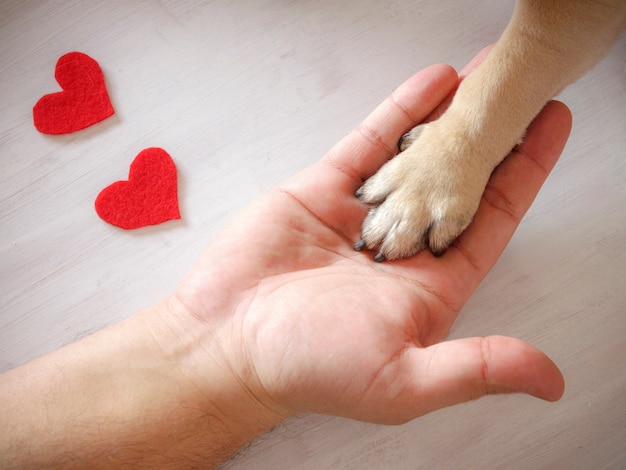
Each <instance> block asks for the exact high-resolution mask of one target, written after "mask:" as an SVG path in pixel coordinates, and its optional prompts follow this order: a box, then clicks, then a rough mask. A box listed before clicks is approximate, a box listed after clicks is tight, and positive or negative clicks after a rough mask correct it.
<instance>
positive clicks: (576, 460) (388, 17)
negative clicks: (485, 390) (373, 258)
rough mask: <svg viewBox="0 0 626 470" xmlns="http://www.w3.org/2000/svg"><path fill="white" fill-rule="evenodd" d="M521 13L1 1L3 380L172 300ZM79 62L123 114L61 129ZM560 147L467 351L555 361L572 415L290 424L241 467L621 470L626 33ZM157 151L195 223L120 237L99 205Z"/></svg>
mask: <svg viewBox="0 0 626 470" xmlns="http://www.w3.org/2000/svg"><path fill="white" fill-rule="evenodd" d="M512 5H513V2H512V1H510V0H509V1H502V0H476V1H465V0H464V1H458V0H454V1H453V0H445V1H442V0H438V1H430V2H426V1H409V0H385V1H379V0H352V1H346V2H337V1H326V0H323V1H309V0H303V1H297V2H292V1H286V0H247V1H245V2H244V1H241V2H221V1H204V2H202V1H196V0H187V1H177V0H163V1H156V0H148V1H144V2H127V1H120V0H114V1H111V2H100V1H84V2H64V1H44V0H42V1H38V2H24V1H21V0H8V1H7V0H3V1H2V2H0V70H1V73H0V116H1V120H0V162H1V172H0V370H6V369H9V368H11V367H14V366H16V365H18V364H21V363H23V362H25V361H28V360H30V359H32V358H34V357H36V356H38V355H40V354H43V353H45V352H47V351H50V350H52V349H54V348H57V347H59V346H60V345H62V344H65V343H67V342H70V341H72V340H74V339H76V338H77V337H80V336H82V335H84V334H86V333H88V332H91V331H94V330H96V329H98V328H100V327H102V326H103V325H106V324H110V323H112V322H115V321H117V320H119V319H121V318H124V317H126V316H128V315H131V314H132V313H134V312H135V311H137V310H138V309H139V308H141V307H143V306H145V305H147V304H150V303H152V302H154V301H155V300H157V299H159V298H161V297H162V296H163V295H165V294H166V293H168V292H170V291H171V290H172V289H173V288H174V286H175V285H176V283H177V282H178V280H179V279H180V278H181V277H182V275H183V273H184V272H185V271H186V269H187V268H188V267H189V266H190V265H191V264H192V263H193V261H194V260H195V259H196V258H197V257H198V255H199V254H200V253H201V252H202V251H203V249H204V248H205V247H206V246H207V244H208V242H209V241H210V239H211V238H212V237H213V235H214V234H215V233H216V231H217V230H218V229H219V228H220V227H221V226H222V225H223V224H224V222H225V221H226V220H227V219H229V218H230V217H231V216H232V215H233V214H234V213H235V212H236V211H237V210H238V209H239V208H241V207H242V206H243V205H245V204H246V203H247V202H248V201H250V200H251V199H253V198H254V197H255V196H257V195H259V194H261V193H262V192H264V191H266V190H267V189H269V188H271V187H272V186H273V185H275V184H276V183H277V182H279V181H281V180H283V179H285V178H286V177H288V176H290V175H292V174H293V173H295V172H297V171H298V170H300V169H302V168H304V167H305V166H307V165H308V164H310V163H312V162H314V161H315V160H316V159H318V158H319V157H321V156H322V155H323V154H324V152H325V151H326V150H327V149H328V148H329V147H330V146H331V145H333V144H334V143H335V142H336V141H337V140H338V139H339V138H341V137H342V136H344V135H345V134H346V133H347V132H349V131H350V130H351V129H352V128H354V127H355V126H356V125H357V124H358V123H359V122H360V120H361V119H362V118H364V117H365V116H366V114H367V113H368V112H369V111H370V110H371V109H373V108H374V106H376V105H377V104H378V103H379V102H380V101H382V100H383V99H384V98H385V97H386V96H387V95H388V94H389V93H390V92H391V91H392V90H393V89H394V88H395V87H396V86H397V85H399V84H400V83H401V82H402V81H403V80H404V79H406V78H407V77H408V76H410V75H411V74H412V73H414V72H415V71H417V70H418V69H420V68H422V67H424V66H426V65H429V64H431V63H435V62H446V63H450V64H452V65H453V66H455V67H458V68H460V67H462V66H463V65H464V63H465V62H466V61H467V60H469V59H470V58H471V57H472V56H473V55H474V54H475V53H476V52H477V51H478V50H479V49H481V48H482V47H483V46H484V45H486V44H488V43H490V42H493V41H494V40H495V39H496V38H497V37H498V34H499V32H500V31H501V30H502V29H503V27H504V26H505V24H506V22H507V20H508V17H509V15H510V12H511V10H512ZM72 50H79V51H82V52H85V53H87V54H89V55H91V56H92V57H94V58H95V59H96V60H97V61H98V62H99V63H100V64H101V66H102V68H103V70H104V73H105V78H106V82H107V86H108V89H109V92H110V95H111V99H112V101H113V105H114V107H115V109H116V115H115V116H114V117H113V118H111V119H108V120H106V121H104V122H103V123H100V124H98V125H96V126H94V127H92V128H89V129H87V130H85V131H82V132H80V133H76V134H71V135H66V136H45V135H42V134H40V133H38V132H37V131H36V130H35V129H34V127H33V124H32V106H33V105H34V103H35V102H36V101H37V99H38V98H39V97H41V96H42V95H44V94H46V93H50V92H52V91H56V90H57V89H58V86H57V84H56V82H55V81H54V77H53V71H54V65H55V63H56V60H57V59H58V57H60V56H61V55H62V54H64V53H66V52H69V51H72ZM561 98H562V99H563V100H564V101H565V102H566V103H567V104H568V105H569V106H570V107H571V108H572V111H573V113H574V129H573V134H572V137H571V139H570V141H569V143H568V146H567V148H566V151H565V154H564V156H563V158H562V160H561V162H560V163H559V164H558V166H557V168H556V169H555V171H554V173H553V175H552V176H551V177H550V179H549V180H548V182H547V184H546V186H545V187H544V189H543V190H542V192H541V194H540V195H539V197H538V199H537V201H536V202H535V204H534V206H533V207H532V209H531V211H530V212H529V214H528V216H527V217H526V219H525V221H524V222H523V224H522V226H521V227H520V229H519V231H518V232H517V234H516V236H515V238H514V240H513V241H512V243H511V244H510V246H509V248H508V249H507V251H506V252H505V254H504V255H503V257H502V258H501V260H500V261H499V263H498V264H497V266H496V267H495V269H494V270H493V272H492V273H491V274H490V275H489V277H488V278H487V279H486V280H485V282H484V283H483V285H482V286H481V287H480V289H479V291H478V292H477V293H476V295H475V296H474V297H473V298H472V299H471V300H470V302H469V303H468V305H467V306H466V308H465V310H464V312H463V313H462V314H461V316H460V318H459V321H458V322H457V323H456V325H455V327H454V329H453V331H452V336H453V337H463V336H473V335H487V334H505V335H510V336H515V337H518V338H521V339H524V340H526V341H529V342H530V343H532V344H534V345H536V346H537V347H539V348H541V349H542V350H544V351H545V352H546V353H548V354H549V355H550V356H551V357H552V358H553V359H554V360H555V361H556V362H557V363H558V364H559V366H560V367H561V368H562V370H563V372H564V374H565V378H566V384H567V385H566V387H567V389H566V393H565V396H564V397H563V399H562V400H561V401H560V402H558V403H556V404H546V403H543V402H540V401H538V400H535V399H532V398H529V397H525V396H507V397H489V398H484V399H481V400H479V401H477V402H474V403H470V404H465V405H461V406H456V407H453V408H449V409H445V410H442V411H439V412H436V413H433V414H431V415H428V416H425V417H423V418H420V419H418V420H416V421H413V422H411V423H408V424H406V425H403V426H398V427H385V426H375V425H370V424H364V423H358V422H354V421H349V420H345V419H339V418H333V417H326V416H303V417H299V418H297V419H294V420H292V421H290V422H288V423H285V424H284V425H283V426H281V427H280V428H278V429H276V430H274V431H273V432H272V433H270V434H269V435H267V436H263V437H262V438H260V439H259V440H258V441H257V442H255V443H253V444H252V445H251V446H249V448H247V449H246V450H245V451H244V452H243V453H242V455H240V456H239V457H237V458H236V459H234V460H233V461H231V462H229V463H227V464H226V465H225V467H226V468H228V469H244V468H246V469H247V468H255V469H277V468H290V469H298V470H305V469H316V470H318V469H340V470H341V469H353V468H359V469H381V468H385V469H422V468H423V469H433V468H435V469H439V468H441V469H451V468H454V469H464V468H468V469H472V468H507V469H529V468H532V469H554V468H568V469H579V468H580V469H587V468H593V469H621V468H626V444H625V443H626V398H625V397H624V391H625V390H626V373H625V371H626V340H625V338H626V282H625V279H626V276H625V272H626V251H625V250H624V246H626V209H625V207H626V158H625V157H626V155H625V150H626V38H624V37H622V39H621V40H620V41H619V43H618V44H617V45H616V46H615V48H614V49H613V50H612V52H611V54H610V55H609V56H608V57H607V58H606V59H605V60H604V61H602V62H601V63H600V64H599V65H598V66H597V67H596V69H594V70H593V71H592V72H591V73H590V74H588V75H587V76H586V77H585V78H583V79H582V80H581V81H579V82H578V83H577V84H576V85H574V86H572V87H570V88H569V89H568V90H566V91H565V92H564V93H563V95H562V97H561ZM146 147H162V148H164V149H166V150H167V151H168V153H169V154H170V155H171V156H172V158H173V159H174V160H175V161H176V164H177V167H178V171H179V174H180V177H179V185H180V194H179V197H180V201H181V213H182V217H183V219H182V220H181V221H176V222H168V223H167V224H164V225H161V226H157V227H151V228H146V229H140V230H137V231H134V232H123V231H121V230H119V229H116V228H115V227H112V226H109V225H107V224H105V223H104V222H102V221H101V220H100V219H98V217H97V215H96V213H95V210H94V208H93V201H94V200H95V198H96V196H97V194H98V192H99V191H100V190H101V189H102V188H104V187H105V186H107V185H108V184H110V183H111V182H113V181H116V180H119V179H124V178H126V176H127V172H128V166H129V164H130V162H131V161H132V159H133V158H134V156H135V155H136V154H137V153H138V152H139V151H140V150H142V149H144V148H146Z"/></svg>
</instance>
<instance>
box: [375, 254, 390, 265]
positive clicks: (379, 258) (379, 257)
mask: <svg viewBox="0 0 626 470" xmlns="http://www.w3.org/2000/svg"><path fill="white" fill-rule="evenodd" d="M386 259H387V258H386V257H385V255H383V254H382V253H380V252H379V253H378V254H377V255H376V256H374V261H376V262H377V263H382V262H383V261H385V260H386Z"/></svg>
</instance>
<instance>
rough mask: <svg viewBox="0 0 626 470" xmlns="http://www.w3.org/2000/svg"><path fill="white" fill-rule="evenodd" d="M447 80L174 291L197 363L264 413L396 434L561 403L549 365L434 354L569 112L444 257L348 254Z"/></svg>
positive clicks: (545, 129) (539, 127) (447, 345)
mask: <svg viewBox="0 0 626 470" xmlns="http://www.w3.org/2000/svg"><path fill="white" fill-rule="evenodd" d="M478 61H479V60H478ZM476 62H477V60H475V61H473V62H472V64H471V66H470V68H471V67H473V66H474V65H476ZM458 78H459V77H458V76H457V74H456V72H454V70H452V69H451V68H450V67H448V66H444V65H436V66H432V67H429V68H427V69H425V70H423V71H421V72H420V73H418V74H417V75H415V76H414V77H412V78H411V79H409V80H408V81H407V82H405V83H404V84H403V85H401V86H400V87H399V88H398V89H397V90H396V91H395V92H394V94H393V95H392V96H391V97H390V98H388V99H387V100H386V101H385V102H384V103H382V104H381V105H380V106H379V107H378V108H377V109H376V110H375V111H374V112H373V113H372V114H371V115H370V116H369V117H368V118H367V119H366V120H365V121H364V122H363V123H362V124H361V125H360V126H359V127H358V128H357V129H356V130H355V131H353V132H352V133H351V134H350V135H348V136H347V137H346V138H345V139H343V140H342V141H341V142H340V143H339V144H338V145H336V146H335V147H334V148H333V149H331V150H330V152H329V153H328V154H327V155H326V156H325V157H324V158H323V159H322V160H321V161H319V162H318V163H316V164H315V165H313V166H312V167H310V168H308V169H306V170H304V171H303V172H301V173H300V174H298V175H297V176H295V177H294V178H292V179H290V180H288V181H287V182H285V183H284V184H282V185H280V186H279V187H278V188H276V189H275V190H273V191H271V192H270V193H269V194H267V195H265V196H264V197H262V198H260V199H259V200H257V201H256V202H255V203H253V204H252V205H251V206H249V207H248V208H246V209H245V210H243V211H242V212H241V213H240V214H239V215H238V216H237V217H236V218H235V219H234V220H233V221H232V222H231V223H230V224H229V225H228V226H227V227H226V228H224V229H223V231H222V232H221V234H220V235H219V236H218V237H217V239H216V240H215V241H214V242H213V243H212V245H211V246H210V248H209V249H208V251H207V252H206V253H205V255H204V256H203V257H202V258H201V260H200V261H199V263H198V264H197V265H196V266H195V267H194V268H193V269H192V271H191V272H190V273H189V275H188V276H187V278H186V279H185V280H184V281H183V283H182V284H181V285H180V286H179V288H178V290H177V293H176V295H175V299H176V300H177V302H179V303H180V305H181V306H182V307H181V308H182V311H183V312H185V314H188V316H189V317H190V318H193V319H194V323H193V324H194V325H195V328H198V330H202V333H199V332H196V334H197V335H198V337H201V338H204V339H202V341H205V340H206V341H211V342H213V343H215V344H216V345H217V347H214V346H215V344H214V345H213V346H205V347H201V348H200V350H204V351H210V352H208V354H210V355H211V356H213V359H214V356H215V355H216V354H219V355H220V356H221V357H220V360H221V361H223V362H224V363H225V364H226V365H227V367H228V368H229V369H230V371H231V372H232V374H234V376H235V377H237V381H238V382H239V383H240V384H241V386H242V387H243V388H245V389H246V390H247V392H248V393H249V394H250V395H251V396H253V397H254V400H257V401H258V402H259V403H260V404H261V405H262V406H264V407H266V408H269V409H270V410H272V411H273V412H275V413H277V414H279V415H280V416H283V417H286V416H289V415H294V414H298V413H303V412H318V413H327V414H334V415H341V416H345V417H350V418H355V419H359V420H364V421H371V422H378V423H401V422H405V421H408V420H411V419H413V418H415V417H417V416H420V415H423V414H425V413H428V412H430V411H433V410H436V409H439V408H442V407H445V406H449V405H452V404H455V403H460V402H463V401H467V400H471V399H475V398H478V397H480V396H483V395H486V394H491V393H506V392H523V393H528V394H531V395H534V396H537V397H540V398H543V399H546V400H557V399H559V398H560V396H561V395H562V393H563V388H564V383H563V377H562V375H561V373H560V372H559V370H558V368H557V367H556V365H555V364H554V363H553V362H552V361H551V360H550V359H549V358H548V357H546V356H545V355H544V354H543V353H541V352H540V351H538V350H537V349H535V348H534V347H532V346H530V345H528V344H526V343H524V342H522V341H519V340H516V339H513V338H505V337H497V336H491V337H486V338H466V339H458V340H453V341H443V340H444V338H445V337H446V335H447V334H448V332H449V329H450V327H451V325H452V323H453V322H454V320H455V319H456V317H457V315H458V313H459V311H460V310H461V308H462V307H463V305H464V304H465V302H466V301H467V299H468V298H469V296H470V295H471V294H472V293H473V291H474V290H475V289H476V287H477V286H478V284H479V283H480V282H481V280H482V279H483V278H484V277H485V275H486V274H487V273H488V271H489V270H490V269H491V267H492V266H493V265H494V263H495V262H496V260H497V259H498V257H499V255H500V254H501V253H502V251H503V250H504V248H505V246H506V244H507V243H508V241H509V239H510V238H511V236H512V234H513V232H514V230H515V228H516V227H517V225H518V223H519V221H520V219H521V218H522V216H523V215H524V213H525V212H526V210H527V209H528V208H529V206H530V204H531V203H532V201H533V200H534V198H535V196H536V194H537V192H538V190H539V188H540V187H541V185H542V183H543V182H544V180H545V178H546V177H547V175H548V173H549V171H550V170H551V169H552V167H553V166H554V164H555V163H556V160H557V159H558V156H559V155H560V153H561V151H562V149H563V147H564V144H565V141H566V140H567V137H568V135H569V130H570V127H571V116H570V113H569V110H568V109H567V108H566V106H565V105H563V104H561V103H558V102H551V103H549V104H548V105H547V106H546V108H545V109H544V110H543V111H542V113H541V114H540V115H539V116H538V117H537V118H536V119H535V121H534V122H533V124H532V125H531V126H530V128H529V130H528V133H527V135H526V138H525V142H524V143H523V144H522V145H521V146H520V147H519V148H517V149H515V150H514V151H513V152H512V154H511V155H510V156H509V157H508V158H507V159H506V160H505V161H504V162H503V163H502V164H501V165H500V166H499V167H498V168H497V169H496V171H495V172H494V174H493V175H492V177H491V179H490V182H489V185H488V187H487V189H486V190H485V194H484V196H483V199H482V202H481V204H480V208H479V210H478V212H477V214H476V216H475V219H474V221H473V222H472V224H471V225H470V227H469V228H468V229H467V230H466V231H465V232H464V233H463V234H462V235H461V236H460V237H459V238H458V239H457V240H456V241H455V243H454V244H453V245H452V246H451V247H450V248H449V249H448V250H447V251H446V252H445V254H444V255H443V256H441V257H438V258H437V257H434V256H433V255H432V254H431V253H430V252H428V251H422V252H420V253H419V254H417V255H416V256H414V257H412V258H410V259H405V260H400V261H396V262H387V263H382V264H381V263H374V262H373V261H372V256H371V253H360V252H355V251H354V250H353V245H354V241H355V240H357V239H358V237H359V232H360V227H361V222H362V220H363V218H364V216H365V214H366V213H367V207H366V206H365V205H364V204H362V203H360V202H359V201H358V200H357V199H356V198H355V197H354V193H355V190H356V189H357V188H359V187H360V186H361V184H362V183H363V181H364V180H366V179H367V178H368V177H369V176H371V175H372V174H374V173H375V172H376V170H377V169H378V168H379V167H380V166H381V165H382V164H383V163H384V162H385V161H387V160H388V159H389V158H391V157H392V156H393V154H394V153H395V148H396V142H397V141H398V139H399V137H400V136H401V135H402V134H403V133H404V132H406V131H407V130H408V129H410V128H412V127H413V126H415V125H416V124H417V123H419V122H420V121H422V120H424V119H425V118H427V117H428V116H429V114H431V113H433V112H434V110H435V109H436V108H437V106H438V105H439V104H440V103H441V102H442V101H444V100H445V98H446V97H447V96H448V95H450V94H451V93H452V92H453V90H454V89H455V87H456V86H457V83H458ZM435 112H440V110H439V111H435ZM201 357H202V353H201V354H200V356H196V359H195V360H196V361H200V359H201ZM200 364H201V361H200ZM205 379H206V381H207V383H208V382H210V380H211V377H206V378H205Z"/></svg>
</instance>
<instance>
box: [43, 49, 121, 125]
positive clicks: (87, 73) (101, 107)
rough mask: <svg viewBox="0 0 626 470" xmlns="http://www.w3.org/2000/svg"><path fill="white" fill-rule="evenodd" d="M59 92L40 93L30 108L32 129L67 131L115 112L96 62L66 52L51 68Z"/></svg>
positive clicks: (97, 120)
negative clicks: (59, 89) (32, 122)
mask: <svg viewBox="0 0 626 470" xmlns="http://www.w3.org/2000/svg"><path fill="white" fill-rule="evenodd" d="M54 77H55V78H56V80H57V82H58V83H59V85H61V88H62V89H63V91H60V92H58V93H51V94H49V95H45V96H43V97H42V98H41V99H40V100H39V101H37V104H35V106H34V107H33V120H34V122H35V128H36V129H37V130H38V131H39V132H43V133H44V134H67V133H69V132H75V131H79V130H81V129H84V128H86V127H89V126H91V125H93V124H96V123H97V122H100V121H102V120H104V119H106V118H108V117H109V116H111V115H112V114H113V113H114V112H115V111H114V110H113V106H112V105H111V100H110V99H109V94H108V93H107V89H106V86H105V84H104V74H103V73H102V69H101V68H100V65H98V62H96V61H95V60H93V59H92V58H91V57H89V56H88V55H86V54H83V53H82V52H69V53H67V54H65V55H63V56H61V58H60V59H59V60H58V62H57V65H56V69H55V71H54Z"/></svg>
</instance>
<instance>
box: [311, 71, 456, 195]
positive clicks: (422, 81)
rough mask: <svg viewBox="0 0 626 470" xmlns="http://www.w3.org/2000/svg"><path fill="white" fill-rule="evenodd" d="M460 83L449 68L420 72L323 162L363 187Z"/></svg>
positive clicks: (398, 89)
mask: <svg viewBox="0 0 626 470" xmlns="http://www.w3.org/2000/svg"><path fill="white" fill-rule="evenodd" d="M457 81H458V76H457V74H456V71H455V70H454V69H453V68H452V67H450V66H449V65H443V64H437V65H432V66H430V67H427V68H425V69H424V70H422V71H420V72H418V73H416V74H415V75H413V76H412V77H411V78H409V79H408V80H407V81H405V82H404V83H403V84H402V85H400V87H398V88H397V89H396V91H395V92H394V93H393V94H392V95H391V96H390V97H389V98H387V99H386V100H385V101H383V102H382V103H381V104H380V105H379V106H378V107H377V108H376V109H375V110H374V111H373V112H372V113H371V114H370V115H369V116H368V117H367V118H366V119H365V120H364V121H363V122H362V123H361V124H360V125H359V126H358V127H357V128H356V129H355V130H354V131H352V132H351V133H350V134H349V135H348V136H346V137H345V138H343V139H342V140H341V141H340V142H339V143H338V144H337V145H335V146H334V147H333V148H332V149H331V150H330V151H329V152H328V153H327V154H326V156H325V157H324V159H323V161H325V162H326V163H329V164H330V165H331V166H334V167H337V168H338V169H339V170H341V171H342V172H343V173H345V174H347V175H349V176H350V177H351V178H353V179H354V180H355V183H358V185H360V183H362V182H363V181H365V180H366V179H367V178H369V177H370V176H372V175H373V174H374V173H375V172H376V171H378V169H379V168H380V167H381V166H382V165H383V164H384V163H385V162H386V161H387V160H389V159H390V158H391V157H392V156H393V155H395V153H396V150H397V144H398V138H399V137H400V136H401V135H402V134H404V133H405V132H406V131H408V130H409V129H411V128H412V127H414V126H416V125H417V124H419V123H420V122H421V121H422V120H423V119H424V118H425V117H426V116H428V115H429V114H430V113H431V112H432V111H433V109H435V107H437V105H438V104H439V103H440V102H441V101H442V100H443V99H444V98H445V97H446V96H447V95H448V94H449V93H450V92H451V91H452V90H454V88H455V87H456V85H457ZM355 189H356V186H355Z"/></svg>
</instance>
